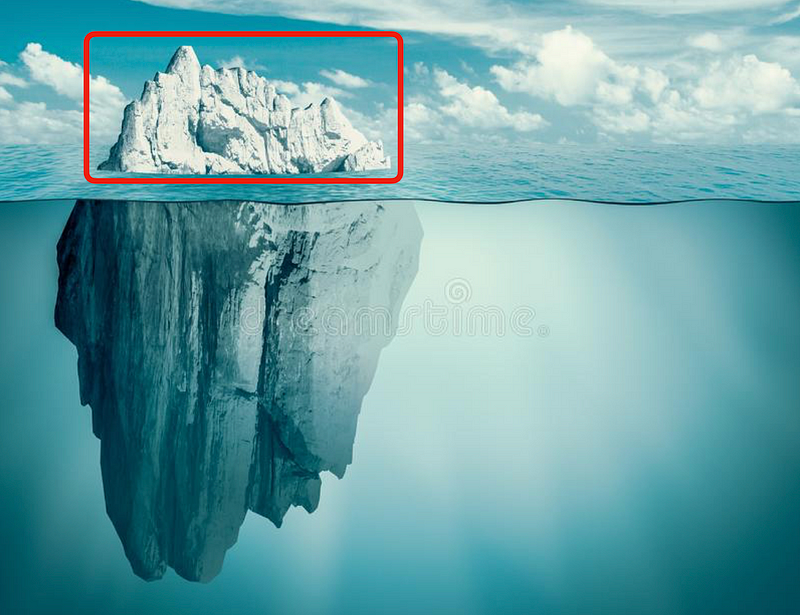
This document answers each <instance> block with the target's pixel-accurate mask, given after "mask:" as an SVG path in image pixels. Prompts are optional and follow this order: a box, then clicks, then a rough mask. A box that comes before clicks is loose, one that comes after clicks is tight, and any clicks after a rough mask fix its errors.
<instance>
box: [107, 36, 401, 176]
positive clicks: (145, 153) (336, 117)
mask: <svg viewBox="0 0 800 615" xmlns="http://www.w3.org/2000/svg"><path fill="white" fill-rule="evenodd" d="M390 166H391V164H390V159H389V157H388V156H386V154H384V151H383V144H382V143H381V142H380V141H368V140H367V138H366V137H365V136H364V135H363V134H361V133H360V132H359V131H358V130H356V129H355V128H353V126H352V125H351V124H350V122H349V121H348V119H347V118H346V117H345V116H344V114H343V113H342V110H341V108H340V107H339V105H338V103H337V102H336V101H335V100H333V99H332V98H326V99H324V100H323V101H322V102H321V103H319V104H316V103H315V104H311V105H309V106H308V107H306V108H305V109H299V108H292V104H291V102H290V101H289V99H288V98H287V97H286V96H284V95H283V94H278V92H277V90H276V88H275V85H274V84H273V83H271V82H270V81H268V80H266V79H264V78H263V77H260V76H259V75H257V74H256V73H254V72H252V71H247V70H245V69H243V68H233V69H227V68H222V69H217V70H215V69H213V68H211V67H210V66H202V67H201V66H200V62H199V61H198V59H197V56H196V55H195V52H194V50H193V49H192V48H191V47H186V46H185V47H179V48H178V50H177V51H176V52H175V55H174V56H173V57H172V60H171V61H170V63H169V65H168V66H167V71H166V72H165V73H156V76H155V77H154V78H153V80H152V81H147V82H146V83H145V85H144V91H143V92H142V96H141V98H140V99H139V100H135V101H133V102H132V103H130V104H129V105H128V106H127V107H126V108H125V113H124V116H123V120H122V131H121V132H120V135H119V138H118V140H117V143H116V144H115V145H114V146H113V147H112V148H111V153H110V155H109V158H108V160H106V161H105V162H103V163H102V164H101V165H100V166H99V168H100V169H104V170H109V171H125V172H133V173H184V174H222V173H239V174H263V173H270V174H273V173H277V174H290V173H319V172H333V171H365V170H370V169H385V168H389V167H390Z"/></svg>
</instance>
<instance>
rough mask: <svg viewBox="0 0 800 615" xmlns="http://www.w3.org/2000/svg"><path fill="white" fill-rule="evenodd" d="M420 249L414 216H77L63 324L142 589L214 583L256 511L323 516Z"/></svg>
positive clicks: (226, 205)
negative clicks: (325, 493)
mask: <svg viewBox="0 0 800 615" xmlns="http://www.w3.org/2000/svg"><path fill="white" fill-rule="evenodd" d="M421 239H422V230H421V227H420V224H419V220H418V218H417V215H416V212H415V210H414V208H413V205H411V204H406V203H398V204H392V205H391V206H384V205H382V204H381V203H377V202H364V203H347V204H338V205H337V204H316V205H307V206H286V205H275V204H266V203H253V202H196V203H156V202H125V201H91V200H80V201H77V202H76V204H75V207H74V209H73V211H72V214H71V216H70V218H69V220H68V222H67V224H66V227H65V229H64V231H63V234H62V236H61V239H60V240H59V242H58V250H57V254H58V266H59V281H58V297H57V304H56V308H55V322H56V326H57V327H58V329H60V330H61V331H62V332H63V333H64V335H66V337H67V338H69V340H70V341H71V342H72V343H73V344H75V346H76V348H77V352H78V376H79V382H80V396H81V402H82V403H83V404H88V405H89V406H90V407H91V411H92V425H93V431H94V433H95V435H96V436H97V437H98V438H99V439H100V441H101V445H100V449H101V457H100V464H101V469H102V476H103V487H104V493H105V499H106V509H107V512H108V515H109V517H110V519H111V521H112V523H113V525H114V527H115V529H116V531H117V533H118V535H119V537H120V539H121V542H122V545H123V547H124V549H125V553H126V555H127V557H128V559H129V561H130V563H131V566H132V568H133V571H134V572H135V573H136V574H137V575H139V576H140V577H142V578H144V579H148V580H151V579H158V578H160V577H161V576H162V575H163V574H164V573H165V571H166V568H167V567H168V566H169V567H172V568H173V569H174V570H175V571H176V572H177V573H178V574H180V575H181V576H182V577H184V578H186V579H190V580H195V581H209V580H210V579H212V578H213V577H214V576H215V575H217V574H218V572H219V571H220V569H221V567H222V562H223V558H224V556H225V552H226V551H227V549H229V548H230V547H231V546H232V545H233V544H234V543H235V542H236V539H237V535H238V531H239V527H240V526H241V524H242V523H243V521H244V518H245V515H246V513H247V511H248V510H251V511H253V512H255V513H257V514H259V515H262V516H264V517H266V518H267V519H269V520H270V521H272V522H273V523H274V524H275V525H276V526H280V525H281V523H282V521H283V517H284V515H285V514H286V512H287V510H288V509H289V507H291V506H301V507H303V508H305V509H306V510H307V511H309V512H311V511H313V510H314V509H315V508H316V507H317V505H318V502H319V497H320V484H321V481H320V473H321V472H324V471H329V472H331V473H333V474H335V475H336V476H337V477H342V476H343V475H344V473H345V469H346V468H347V466H348V464H350V462H351V460H352V452H353V442H354V438H355V432H356V422H357V419H358V414H359V411H360V408H361V401H362V398H363V396H364V395H365V394H366V392H367V390H368V388H369V386H370V384H371V382H372V378H373V375H374V373H375V370H376V366H377V361H378V356H379V354H380V351H381V349H382V348H383V347H384V346H385V345H386V344H388V343H389V341H390V340H391V338H392V337H393V336H394V334H395V331H396V327H397V320H398V318H397V317H398V314H399V310H400V306H401V303H402V301H403V298H404V297H405V295H406V292H407V290H408V288H409V286H410V284H411V282H412V280H413V279H414V276H415V275H416V271H417V264H418V257H419V249H420V242H421Z"/></svg>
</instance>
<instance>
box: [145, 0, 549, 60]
mask: <svg viewBox="0 0 800 615" xmlns="http://www.w3.org/2000/svg"><path fill="white" fill-rule="evenodd" d="M139 1H140V2H144V3H146V4H152V5H155V6H163V7H169V8H177V9H188V10H195V11H208V12H214V13H225V14H233V15H279V16H281V17H288V18H291V19H302V20H309V21H316V22H325V23H333V24H340V25H345V26H352V25H356V24H357V25H359V26H366V27H370V28H377V29H381V30H397V31H399V32H409V31H417V32H427V33H430V34H438V35H446V36H454V37H459V38H464V39H468V40H470V41H471V42H473V43H474V44H476V45H479V46H482V47H487V48H492V49H499V48H502V49H517V50H520V51H524V50H526V49H530V43H531V32H536V31H541V30H542V29H543V28H548V27H549V28H551V29H552V28H553V27H556V21H555V20H556V19H559V18H557V17H556V16H543V15H542V11H541V10H539V9H538V8H537V7H535V6H525V5H522V4H515V5H514V7H513V10H498V5H497V3H496V2H495V1H493V0H438V1H437V2H431V1H430V0H404V1H403V2H397V1H396V0H329V1H328V2H319V1H318V0H139ZM505 8H506V9H511V7H510V6H508V7H505Z"/></svg>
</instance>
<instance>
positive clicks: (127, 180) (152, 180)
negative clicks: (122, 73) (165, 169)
mask: <svg viewBox="0 0 800 615" xmlns="http://www.w3.org/2000/svg"><path fill="white" fill-rule="evenodd" d="M176 36H187V37H188V36H191V37H265V38H282V37H304V38H307V37H316V36H344V37H348V38H351V37H391V38H394V39H395V40H397V175H395V176H394V177H349V178H342V179H338V178H333V177H318V178H314V177H172V178H170V177H107V178H99V177H92V175H91V173H90V172H89V77H90V75H89V42H90V41H91V40H92V39H93V38H100V37H106V38H114V37H176ZM83 101H84V103H83V176H84V177H85V178H86V181H88V182H91V183H93V184H396V183H397V182H399V181H400V180H401V179H402V178H403V37H402V36H400V34H398V33H397V32H391V31H371V30H369V31H361V30H356V31H349V30H348V31H341V32H336V31H333V32H325V31H318V32H317V31H313V30H312V31H296V32H294V31H273V32H223V31H214V32H202V31H200V32H195V31H174V32H173V31H164V32H156V31H142V32H139V31H122V30H121V31H102V32H89V34H87V35H86V36H85V37H84V39H83Z"/></svg>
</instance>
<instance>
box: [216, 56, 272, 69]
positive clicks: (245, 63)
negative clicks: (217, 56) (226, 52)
mask: <svg viewBox="0 0 800 615" xmlns="http://www.w3.org/2000/svg"><path fill="white" fill-rule="evenodd" d="M217 66H219V67H220V68H244V69H245V70H254V71H261V72H266V71H267V67H266V66H264V65H263V64H261V63H259V62H256V61H254V60H248V59H246V58H243V57H242V56H240V55H235V56H233V57H232V58H226V59H222V60H217Z"/></svg>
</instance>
